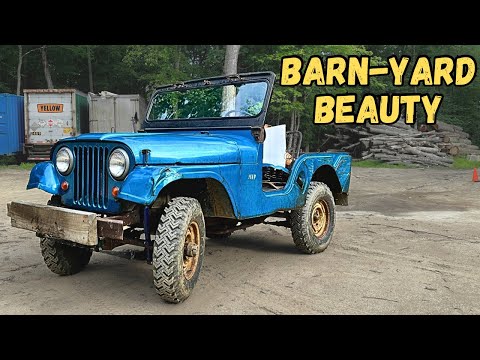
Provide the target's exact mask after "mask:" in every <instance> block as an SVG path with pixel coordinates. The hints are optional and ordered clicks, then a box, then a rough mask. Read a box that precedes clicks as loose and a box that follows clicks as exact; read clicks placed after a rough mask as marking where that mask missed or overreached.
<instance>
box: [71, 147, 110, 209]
mask: <svg viewBox="0 0 480 360" xmlns="http://www.w3.org/2000/svg"><path fill="white" fill-rule="evenodd" d="M73 153H74V156H75V168H74V170H73V171H74V173H73V176H74V182H75V185H74V192H73V203H74V204H75V205H79V206H88V207H93V208H98V209H106V208H107V204H108V194H109V191H108V173H107V171H108V169H107V167H108V165H107V161H108V155H109V150H108V148H107V147H104V146H95V145H78V146H74V147H73Z"/></svg>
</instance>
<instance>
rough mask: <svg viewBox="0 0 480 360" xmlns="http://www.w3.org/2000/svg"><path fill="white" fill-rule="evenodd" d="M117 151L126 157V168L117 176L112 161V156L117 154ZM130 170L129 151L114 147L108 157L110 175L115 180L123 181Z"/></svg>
mask: <svg viewBox="0 0 480 360" xmlns="http://www.w3.org/2000/svg"><path fill="white" fill-rule="evenodd" d="M116 153H120V154H122V156H123V158H124V159H125V165H124V170H123V172H122V174H120V175H119V176H115V175H114V174H113V173H112V170H111V165H110V164H111V161H112V157H113V156H114V155H115V154H116ZM129 170H130V156H129V155H128V152H127V151H126V150H124V149H122V148H116V149H114V150H113V151H112V152H111V153H110V156H109V157H108V173H109V174H110V176H111V177H112V178H113V179H114V180H115V181H122V180H123V179H125V178H126V177H127V175H128V172H129Z"/></svg>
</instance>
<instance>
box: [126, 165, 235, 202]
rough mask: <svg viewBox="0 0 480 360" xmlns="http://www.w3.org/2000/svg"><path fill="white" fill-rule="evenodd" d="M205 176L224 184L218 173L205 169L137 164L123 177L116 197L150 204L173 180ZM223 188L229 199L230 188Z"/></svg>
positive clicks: (203, 177) (204, 177)
mask: <svg viewBox="0 0 480 360" xmlns="http://www.w3.org/2000/svg"><path fill="white" fill-rule="evenodd" d="M206 178H211V179H215V180H217V181H219V182H220V183H223V184H224V185H226V184H225V180H224V179H223V178H222V177H221V176H220V175H219V174H218V173H216V172H213V171H209V170H206V169H202V170H200V169H195V170H194V169H192V168H191V167H189V168H186V169H183V168H174V167H160V166H137V167H135V169H134V170H133V171H132V172H131V173H130V174H129V175H128V176H127V178H126V179H125V181H124V183H123V185H122V187H121V189H120V193H119V195H118V198H119V199H122V200H127V201H131V202H134V203H137V204H142V205H151V204H153V202H154V201H155V200H156V199H157V197H158V194H159V193H160V191H161V190H162V189H163V188H164V187H165V186H167V185H168V184H170V183H171V182H173V181H176V180H179V179H206ZM225 188H226V191H227V193H228V195H229V197H230V199H231V198H232V196H231V195H232V194H231V191H230V189H229V188H228V187H227V186H225Z"/></svg>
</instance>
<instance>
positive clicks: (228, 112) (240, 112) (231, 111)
mask: <svg viewBox="0 0 480 360" xmlns="http://www.w3.org/2000/svg"><path fill="white" fill-rule="evenodd" d="M234 113H239V114H240V115H246V116H251V115H252V114H250V113H248V112H246V111H245V110H230V111H227V112H226V113H225V114H224V115H223V116H224V117H227V116H228V115H230V114H234Z"/></svg>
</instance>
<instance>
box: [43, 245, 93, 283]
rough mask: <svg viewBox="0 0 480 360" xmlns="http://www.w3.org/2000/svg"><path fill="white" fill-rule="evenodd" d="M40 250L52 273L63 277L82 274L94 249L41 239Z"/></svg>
mask: <svg viewBox="0 0 480 360" xmlns="http://www.w3.org/2000/svg"><path fill="white" fill-rule="evenodd" d="M40 249H41V250H42V256H43V260H44V261H45V264H46V265H47V267H48V268H49V269H50V271H52V272H53V273H55V274H58V275H62V276H63V275H73V274H76V273H78V272H80V271H81V270H83V268H84V267H85V266H87V264H88V263H89V261H90V258H91V256H92V249H89V248H83V247H76V246H70V245H66V244H64V243H61V242H59V241H57V240H54V239H48V238H41V239H40Z"/></svg>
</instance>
